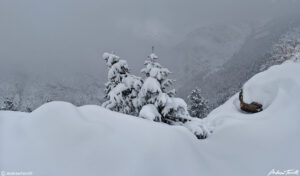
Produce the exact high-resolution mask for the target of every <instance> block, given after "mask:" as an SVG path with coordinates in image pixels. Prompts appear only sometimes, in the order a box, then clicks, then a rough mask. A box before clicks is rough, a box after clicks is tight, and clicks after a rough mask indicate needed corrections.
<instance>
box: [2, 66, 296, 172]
mask: <svg viewBox="0 0 300 176" xmlns="http://www.w3.org/2000/svg"><path fill="white" fill-rule="evenodd" d="M299 74H300V63H293V62H287V63H284V64H282V65H280V66H274V67H271V68H270V69H269V70H267V71H265V72H262V73H260V74H258V75H256V76H254V77H253V78H251V79H250V80H249V81H248V82H247V83H246V84H245V86H244V98H245V101H246V102H250V101H258V102H261V103H263V105H264V111H262V112H260V113H256V114H245V113H242V112H241V111H240V110H239V109H238V108H237V107H236V103H237V100H238V94H236V95H235V96H233V97H232V98H231V99H230V100H228V101H227V102H226V103H225V104H224V105H222V106H220V107H219V108H217V109H215V110H214V111H213V112H212V113H210V114H209V116H208V118H206V119H204V120H200V119H198V120H193V122H191V123H190V122H189V123H187V124H186V127H187V128H189V129H190V130H195V131H194V132H197V131H198V130H197V128H199V129H201V130H203V131H211V130H212V129H213V130H214V132H213V134H212V135H210V136H209V137H208V138H207V139H206V140H197V138H196V137H195V136H194V135H193V134H192V133H191V132H189V131H188V130H187V129H186V128H185V127H179V126H169V125H165V124H162V123H156V122H152V121H149V120H144V119H142V118H138V117H133V116H128V115H124V114H120V113H116V112H112V111H109V110H106V109H104V108H101V107H98V106H84V107H80V108H77V107H75V106H73V105H72V104H69V103H64V102H53V103H48V104H45V105H43V106H42V107H40V108H39V109H37V110H36V111H34V112H32V113H19V112H3V111H2V112H0V144H1V145H0V169H1V170H3V171H23V172H30V171H31V172H33V175H43V176H53V175H56V176H69V175H72V176H81V175H109V176H118V175H124V176H126V175H128V176H129V175H130V176H140V175H143V176H147V175H149V176H153V175H161V176H168V175H169V176H176V175H178V176H181V175H188V176H198V175H205V176H219V175H222V176H241V175H243V176H254V175H255V176H256V175H268V173H269V172H270V171H271V170H272V169H275V170H288V169H299V165H300V158H299V156H300V152H299V148H300V142H299V140H298V139H299V134H300V127H299V124H300V116H299V114H300V108H299V107H300V105H299V104H300V103H299V99H300V91H299V90H300V77H299V76H297V75H299Z"/></svg>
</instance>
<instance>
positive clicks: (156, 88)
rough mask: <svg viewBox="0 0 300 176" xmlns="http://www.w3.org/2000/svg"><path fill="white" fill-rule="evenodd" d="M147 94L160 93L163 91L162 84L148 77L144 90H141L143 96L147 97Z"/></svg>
mask: <svg viewBox="0 0 300 176" xmlns="http://www.w3.org/2000/svg"><path fill="white" fill-rule="evenodd" d="M147 92H151V93H160V92H161V89H160V84H159V82H158V81H157V80H156V79H155V78H152V77H148V78H146V80H145V82H144V84H143V86H142V88H141V92H140V94H141V96H142V97H143V96H146V94H147Z"/></svg>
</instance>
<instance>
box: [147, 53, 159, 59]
mask: <svg viewBox="0 0 300 176" xmlns="http://www.w3.org/2000/svg"><path fill="white" fill-rule="evenodd" d="M149 58H150V59H151V60H155V59H158V57H157V55H156V54H155V53H151V54H150V56H149Z"/></svg>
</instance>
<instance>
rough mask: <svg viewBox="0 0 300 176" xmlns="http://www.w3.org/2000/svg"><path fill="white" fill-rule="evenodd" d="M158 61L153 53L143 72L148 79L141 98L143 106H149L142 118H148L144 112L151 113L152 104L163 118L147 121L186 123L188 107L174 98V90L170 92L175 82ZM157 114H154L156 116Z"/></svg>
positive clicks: (141, 113) (140, 95) (141, 115)
mask: <svg viewBox="0 0 300 176" xmlns="http://www.w3.org/2000/svg"><path fill="white" fill-rule="evenodd" d="M157 60H158V57H157V55H156V54H154V53H153V52H152V53H151V54H150V55H149V56H148V58H147V60H146V61H145V68H143V69H142V70H141V72H142V73H143V74H144V75H145V76H146V78H145V81H144V84H143V86H142V88H141V91H140V93H139V98H140V102H141V104H142V105H145V106H147V108H146V107H143V111H141V112H140V117H143V118H147V117H144V116H145V114H146V113H144V112H145V111H146V110H147V112H149V111H150V110H149V109H153V106H151V108H149V104H152V105H154V107H156V111H155V112H158V113H159V114H160V115H161V118H147V119H152V120H155V121H162V122H165V123H169V124H175V123H176V122H177V121H178V122H179V121H181V122H185V121H186V120H187V119H188V117H189V115H188V111H187V105H186V103H185V102H184V100H182V99H180V98H175V97H174V96H175V90H174V89H172V90H169V89H170V86H171V85H172V83H173V80H171V79H169V78H168V75H169V74H170V73H171V72H170V71H169V70H168V69H167V68H164V67H163V66H161V65H160V64H159V63H158V62H157ZM145 109H146V110H145ZM152 111H153V110H152ZM155 112H153V113H152V114H156V113H155ZM151 117H154V115H152V116H151Z"/></svg>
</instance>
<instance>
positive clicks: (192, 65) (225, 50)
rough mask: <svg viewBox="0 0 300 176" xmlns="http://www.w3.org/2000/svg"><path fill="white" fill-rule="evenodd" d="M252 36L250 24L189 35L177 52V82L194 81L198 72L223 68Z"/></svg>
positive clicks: (209, 28)
mask: <svg viewBox="0 0 300 176" xmlns="http://www.w3.org/2000/svg"><path fill="white" fill-rule="evenodd" d="M250 32H251V28H250V26H249V25H247V24H241V25H226V24H219V25H212V26H208V27H202V28H200V29H196V30H194V31H193V32H191V33H189V34H188V35H187V37H186V39H185V40H184V41H182V42H181V43H180V44H178V45H177V46H176V47H175V48H174V51H175V52H174V53H175V57H174V58H175V62H176V63H177V67H176V66H175V69H174V70H177V71H176V72H175V74H176V78H177V79H178V81H181V80H185V79H186V76H189V77H194V76H196V75H198V74H199V72H203V73H208V72H212V71H213V70H214V69H216V68H218V67H220V66H222V65H223V64H224V63H226V62H227V61H228V60H229V59H230V58H231V57H232V56H233V55H234V53H236V52H238V50H239V49H240V48H241V46H242V45H243V44H244V43H245V42H246V39H247V37H248V35H249V34H250ZM178 70H179V71H178ZM182 75H183V76H182Z"/></svg>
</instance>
